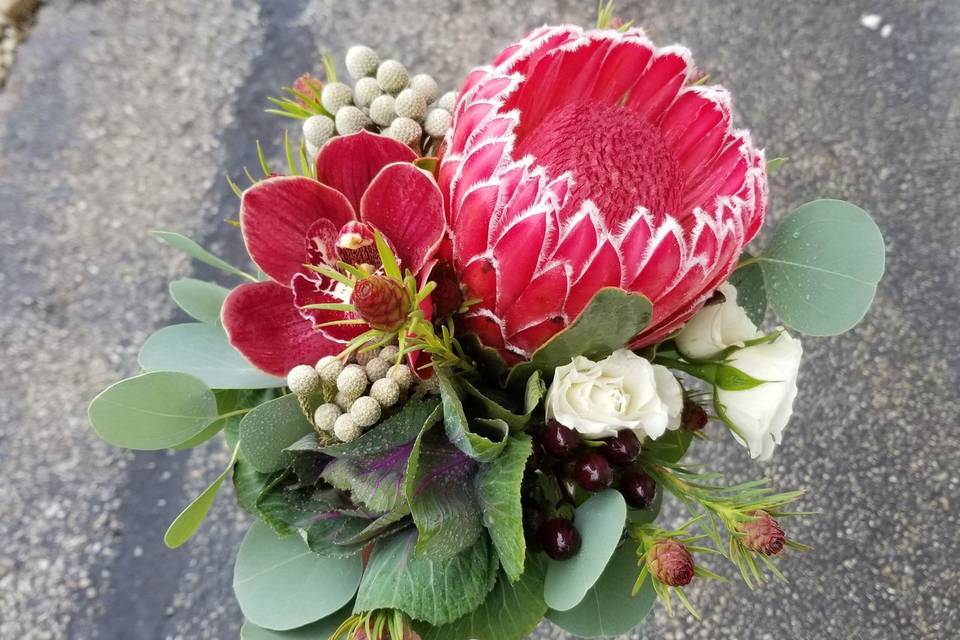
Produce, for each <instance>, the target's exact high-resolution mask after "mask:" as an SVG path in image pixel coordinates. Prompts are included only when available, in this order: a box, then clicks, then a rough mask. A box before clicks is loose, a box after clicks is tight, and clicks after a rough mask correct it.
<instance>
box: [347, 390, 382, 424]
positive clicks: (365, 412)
mask: <svg viewBox="0 0 960 640" xmlns="http://www.w3.org/2000/svg"><path fill="white" fill-rule="evenodd" d="M350 417H351V418H353V421H354V422H356V423H357V424H358V425H360V426H361V427H372V426H373V425H375V424H377V422H378V421H379V420H380V403H379V402H377V401H376V400H375V399H374V398H371V397H370V396H360V397H359V398H357V399H356V400H354V401H353V404H352V405H350Z"/></svg>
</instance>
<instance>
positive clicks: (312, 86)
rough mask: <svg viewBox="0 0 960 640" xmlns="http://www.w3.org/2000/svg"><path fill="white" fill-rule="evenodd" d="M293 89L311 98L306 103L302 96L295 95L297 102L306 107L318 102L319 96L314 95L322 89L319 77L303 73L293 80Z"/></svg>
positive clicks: (318, 93) (317, 94)
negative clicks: (308, 102)
mask: <svg viewBox="0 0 960 640" xmlns="http://www.w3.org/2000/svg"><path fill="white" fill-rule="evenodd" d="M293 90H294V91H296V92H297V93H302V94H304V95H306V96H309V97H310V98H312V99H311V101H310V104H307V103H306V102H305V101H304V100H303V98H301V97H299V96H297V104H299V105H300V106H301V107H304V108H307V107H311V106H315V105H318V104H320V98H314V96H315V95H316V96H319V95H320V91H322V90H323V83H322V82H320V79H319V78H317V77H315V76H312V75H310V74H309V73H305V74H303V75H302V76H300V77H299V78H297V79H296V80H294V81H293Z"/></svg>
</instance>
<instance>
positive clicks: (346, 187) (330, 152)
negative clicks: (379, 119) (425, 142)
mask: <svg viewBox="0 0 960 640" xmlns="http://www.w3.org/2000/svg"><path fill="white" fill-rule="evenodd" d="M416 159H417V154H415V153H414V152H413V150H412V149H411V148H410V147H408V146H407V145H405V144H403V143H402V142H399V141H397V140H394V139H392V138H388V137H386V136H381V135H377V134H375V133H370V132H369V131H359V132H357V133H352V134H350V135H347V136H336V137H335V138H332V139H331V140H330V141H329V142H327V143H326V144H325V145H323V147H322V148H321V149H320V153H319V154H318V155H317V180H319V181H320V182H322V183H324V184H326V185H329V186H331V187H333V188H334V189H336V190H337V191H339V192H340V193H342V194H343V195H345V196H346V197H347V200H348V201H349V202H350V204H351V205H353V208H354V210H356V211H359V210H360V199H361V198H362V197H363V193H364V191H366V190H367V187H368V186H369V184H370V183H371V182H372V181H373V179H374V178H375V177H376V175H377V174H378V173H380V170H381V169H383V168H384V167H385V166H387V165H388V164H393V163H394V162H408V163H409V162H413V161H414V160H416Z"/></svg>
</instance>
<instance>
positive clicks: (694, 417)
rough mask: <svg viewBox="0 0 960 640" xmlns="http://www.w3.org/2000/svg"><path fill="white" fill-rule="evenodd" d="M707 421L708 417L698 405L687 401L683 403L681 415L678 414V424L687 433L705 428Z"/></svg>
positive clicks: (704, 410)
mask: <svg viewBox="0 0 960 640" xmlns="http://www.w3.org/2000/svg"><path fill="white" fill-rule="evenodd" d="M709 421H710V417H709V416H708V415H707V411H706V409H704V408H703V407H701V406H700V405H699V404H697V403H696V402H690V401H689V400H688V401H687V402H685V403H683V413H681V414H680V424H682V425H683V428H684V429H686V430H687V431H700V430H701V429H703V428H704V427H705V426H707V422H709Z"/></svg>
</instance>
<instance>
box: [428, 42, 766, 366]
mask: <svg viewBox="0 0 960 640" xmlns="http://www.w3.org/2000/svg"><path fill="white" fill-rule="evenodd" d="M696 77H697V76H696V71H695V69H694V67H693V62H692V60H691V56H690V53H689V52H688V51H687V50H686V49H684V48H681V47H676V46H674V47H665V48H659V49H658V48H656V47H654V45H653V44H652V43H651V42H650V41H649V40H648V39H647V38H646V36H644V34H643V32H642V31H640V30H637V29H631V30H629V31H627V32H625V33H618V32H616V31H613V30H602V31H583V30H582V29H580V28H578V27H567V26H563V27H543V28H541V29H538V30H536V31H534V32H532V33H530V34H529V35H528V36H527V37H526V38H524V39H523V40H521V41H520V42H518V43H516V44H512V45H510V46H509V47H507V48H506V49H504V50H503V51H502V52H501V53H500V55H498V56H497V58H496V59H495V60H494V61H493V64H492V65H491V66H487V67H481V68H479V69H476V70H474V71H473V72H471V73H470V75H469V76H468V77H467V79H466V81H465V83H464V85H463V88H462V89H461V93H460V98H459V100H458V103H457V106H456V108H455V109H454V119H453V126H452V130H451V132H450V133H449V134H448V135H447V138H446V141H445V148H444V151H443V155H442V159H441V164H440V169H439V178H438V181H439V183H440V187H441V189H442V190H443V194H444V198H445V199H446V204H447V215H448V224H449V226H450V227H451V232H452V240H453V242H452V254H453V263H454V267H455V268H456V270H457V272H458V273H459V274H460V277H461V279H462V280H463V282H464V284H465V286H466V289H467V291H466V295H467V297H469V298H479V299H480V300H481V301H482V302H480V303H479V304H478V305H476V306H474V307H472V308H471V310H470V312H469V313H468V314H467V317H466V318H465V320H464V324H465V326H466V328H467V329H468V330H472V331H475V332H476V333H477V334H478V335H479V336H480V338H481V340H483V341H484V342H485V343H486V344H488V345H490V346H493V347H497V348H498V349H500V350H501V352H502V353H503V354H504V355H506V356H507V357H508V358H510V359H512V360H516V359H519V358H525V357H528V356H529V355H530V354H531V353H532V352H533V351H534V350H535V349H536V348H537V347H539V346H540V345H542V344H543V343H544V342H545V341H546V340H548V339H549V338H550V337H551V336H553V335H554V334H555V333H556V332H557V331H559V330H560V329H562V328H563V327H565V326H566V325H568V324H569V323H570V322H571V321H572V320H573V319H574V318H576V316H577V315H578V314H579V313H580V312H581V311H582V310H583V308H584V306H586V304H587V303H588V302H589V301H590V299H591V298H592V297H593V295H594V294H595V293H596V292H597V290H599V289H600V288H602V287H611V286H612V287H621V288H623V289H626V290H629V291H637V292H640V293H643V294H644V295H646V296H647V297H648V298H650V300H651V301H652V302H653V305H654V311H653V320H652V321H651V323H650V325H649V327H648V328H647V329H645V330H644V332H643V333H642V334H641V335H639V336H637V338H636V340H635V342H634V346H644V345H647V344H651V343H653V342H656V341H658V340H660V339H662V338H663V337H665V336H667V335H669V334H670V333H671V332H673V331H674V330H675V329H677V328H678V327H679V326H681V325H682V324H683V323H684V322H685V321H686V320H687V319H688V318H689V317H690V316H691V315H693V313H694V312H695V311H696V310H697V309H698V308H699V307H700V306H701V305H702V304H703V302H704V301H705V300H706V299H707V298H708V297H709V296H710V294H711V293H712V292H713V291H714V289H715V288H716V287H717V285H719V284H720V283H721V282H723V281H724V280H725V279H726V278H727V277H728V276H729V275H730V273H731V271H732V270H733V268H734V266H735V264H736V262H737V259H738V257H739V255H740V251H741V249H742V247H743V246H744V245H745V244H746V243H747V242H749V241H750V239H751V238H753V236H754V235H755V234H756V232H757V230H758V229H759V227H760V225H761V223H762V222H763V217H764V211H765V208H766V168H765V163H764V158H763V153H762V152H761V151H759V150H757V149H756V148H755V147H754V146H753V144H752V142H751V140H750V136H749V134H748V133H747V132H746V131H737V130H734V129H732V128H731V116H730V98H729V96H728V94H727V92H726V91H725V90H724V89H723V88H722V87H715V86H710V87H701V86H693V85H692V80H693V79H695V78H696Z"/></svg>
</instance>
